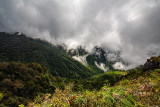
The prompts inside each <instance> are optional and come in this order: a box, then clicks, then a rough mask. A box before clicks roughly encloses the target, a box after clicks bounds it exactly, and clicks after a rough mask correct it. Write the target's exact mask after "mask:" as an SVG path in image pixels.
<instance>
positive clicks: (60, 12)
mask: <svg viewBox="0 0 160 107" xmlns="http://www.w3.org/2000/svg"><path fill="white" fill-rule="evenodd" d="M0 31H7V32H14V31H18V32H23V33H25V34H28V35H30V36H32V37H36V38H37V37H38V38H43V39H46V40H48V41H50V42H51V43H53V44H61V43H65V44H67V45H68V46H69V47H74V46H76V45H83V46H86V48H87V49H88V50H90V49H91V48H92V47H94V46H97V45H98V46H101V47H103V48H104V49H106V50H107V49H111V50H120V51H121V52H122V55H121V57H122V58H123V59H124V60H125V61H127V62H128V63H131V64H133V65H134V64H136V65H140V64H143V63H144V62H145V61H146V58H149V57H150V56H151V55H153V54H154V55H159V54H160V1H159V0H0Z"/></svg>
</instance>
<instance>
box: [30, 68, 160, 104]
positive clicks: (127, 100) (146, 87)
mask: <svg viewBox="0 0 160 107" xmlns="http://www.w3.org/2000/svg"><path fill="white" fill-rule="evenodd" d="M139 72H140V71H139ZM139 72H137V74H138V75H139ZM106 74H110V76H111V75H114V74H117V75H119V74H123V75H126V72H120V71H116V72H114V73H110V72H109V73H105V75H106ZM159 74H160V70H159V69H156V70H153V71H150V72H146V73H144V74H141V75H139V77H138V78H131V79H128V78H127V76H126V78H123V79H121V80H120V81H118V82H116V83H115V84H114V86H109V85H105V86H103V87H101V89H100V90H91V91H89V90H84V89H83V90H82V91H79V92H74V91H73V90H72V88H73V87H74V84H70V85H68V86H66V87H65V90H60V89H58V88H57V89H56V91H55V93H54V94H53V95H50V97H44V98H43V100H41V101H40V102H37V101H38V99H40V98H42V97H39V98H37V99H36V100H35V102H34V103H30V106H33V105H34V106H36V107H41V106H44V107H144V106H160V79H159V78H160V75H159ZM127 75H129V74H127ZM135 75H136V74H135ZM99 77H102V75H99V76H94V77H92V79H93V78H94V79H95V78H99ZM135 77H136V76H135ZM97 80H98V79H97Z"/></svg>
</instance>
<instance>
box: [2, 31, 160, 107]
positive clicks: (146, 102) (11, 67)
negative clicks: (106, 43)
mask: <svg viewBox="0 0 160 107" xmlns="http://www.w3.org/2000/svg"><path fill="white" fill-rule="evenodd" d="M82 52H83V51H82ZM82 54H83V53H82ZM84 54H85V53H84ZM89 57H90V56H89ZM89 57H88V58H89ZM92 58H93V57H90V58H89V59H87V60H88V62H89V66H88V68H86V67H85V66H83V65H82V64H80V63H79V62H77V61H75V60H74V59H72V58H71V57H69V56H68V55H67V54H66V53H65V51H64V50H63V49H61V47H55V46H52V45H51V44H49V43H47V42H44V41H41V40H38V39H32V38H28V37H26V36H25V35H23V34H22V35H17V34H7V33H0V107H17V106H19V107H25V106H29V107H33V106H35V107H121V106H122V107H141V106H142V107H144V106H160V57H152V58H151V59H148V60H147V62H146V63H145V64H144V66H140V67H138V68H135V69H131V70H128V71H110V72H106V73H103V74H99V73H101V71H100V70H99V69H97V68H95V66H94V63H93V62H94V60H95V59H92ZM102 59H103V58H102ZM12 61H15V62H12ZM102 61H103V60H102ZM36 62H37V63H36ZM97 62H98V61H97ZM100 62H101V61H100ZM38 63H39V64H38ZM40 64H41V65H40ZM42 65H43V66H42ZM46 67H47V68H48V69H49V70H48V69H47V68H46ZM110 69H111V68H110ZM95 74H97V75H95ZM53 75H54V76H53ZM91 76H92V77H91ZM64 77H65V78H64Z"/></svg>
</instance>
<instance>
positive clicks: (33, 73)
mask: <svg viewBox="0 0 160 107" xmlns="http://www.w3.org/2000/svg"><path fill="white" fill-rule="evenodd" d="M57 81H58V80H56V79H54V77H53V76H52V75H51V74H50V73H49V72H48V70H47V69H46V68H45V67H42V66H41V65H39V64H36V63H31V64H22V63H15V62H11V63H0V100H1V101H0V103H1V104H4V105H5V106H17V105H19V104H21V103H23V104H27V103H28V102H30V101H32V99H34V98H35V97H36V96H38V95H41V94H44V93H53V92H54V90H55V88H56V87H58V84H57V85H56V84H55V83H56V82H57ZM2 93H3V94H2Z"/></svg>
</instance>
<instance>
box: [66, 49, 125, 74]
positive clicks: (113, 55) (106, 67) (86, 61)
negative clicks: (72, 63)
mask: <svg viewBox="0 0 160 107" xmlns="http://www.w3.org/2000/svg"><path fill="white" fill-rule="evenodd" d="M66 52H67V53H68V55H70V56H71V57H72V58H74V59H76V60H77V61H79V62H81V63H82V64H83V65H85V66H86V67H87V68H89V69H90V70H93V71H95V72H99V73H101V72H107V71H113V70H116V69H122V67H121V66H120V65H119V66H118V67H116V68H114V65H115V64H116V63H121V64H122V65H124V66H125V63H124V61H123V59H122V58H121V57H120V54H121V53H120V52H119V51H117V52H116V51H111V50H104V49H103V48H101V47H98V46H96V47H94V48H93V49H92V52H88V51H87V50H86V49H85V48H84V47H82V46H77V47H76V48H75V49H69V50H66Z"/></svg>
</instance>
